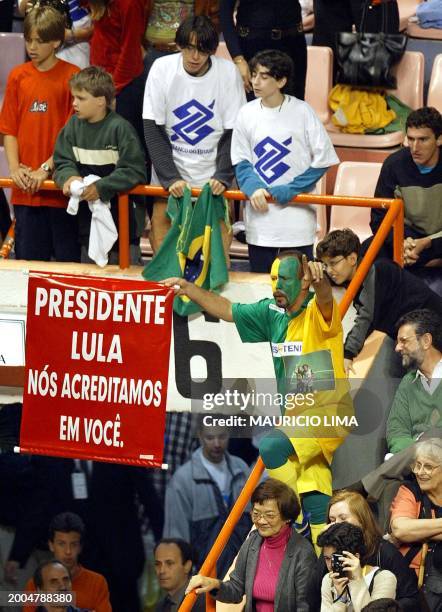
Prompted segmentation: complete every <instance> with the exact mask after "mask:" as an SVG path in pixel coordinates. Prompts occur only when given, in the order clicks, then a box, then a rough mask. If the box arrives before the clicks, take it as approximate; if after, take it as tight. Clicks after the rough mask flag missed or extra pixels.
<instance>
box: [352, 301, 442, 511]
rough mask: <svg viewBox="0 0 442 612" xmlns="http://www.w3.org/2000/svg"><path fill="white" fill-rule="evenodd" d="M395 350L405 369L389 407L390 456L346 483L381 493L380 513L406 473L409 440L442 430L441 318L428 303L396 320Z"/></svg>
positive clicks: (375, 498)
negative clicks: (369, 470) (423, 307)
mask: <svg viewBox="0 0 442 612" xmlns="http://www.w3.org/2000/svg"><path fill="white" fill-rule="evenodd" d="M397 329H398V332H397V343H396V351H397V352H398V353H400V355H401V357H402V366H403V367H404V368H406V369H407V370H408V374H406V375H405V376H404V378H403V379H402V381H401V383H400V385H399V387H398V388H397V391H396V394H395V396H394V399H393V403H392V406H391V409H390V414H389V416H388V420H387V443H388V449H389V451H390V453H392V456H390V458H388V459H387V460H386V461H385V462H384V463H383V464H382V465H381V466H379V468H377V469H376V470H373V471H372V472H370V473H369V474H368V475H367V476H364V478H362V481H361V482H359V483H356V484H354V485H351V487H349V488H350V489H354V490H359V491H360V492H361V493H366V494H367V493H368V494H369V496H370V498H371V499H372V500H373V501H378V500H380V499H381V496H382V499H381V502H382V503H381V506H380V509H379V514H380V518H381V517H382V516H383V513H385V515H386V514H387V513H388V510H389V507H390V502H391V501H392V500H393V497H394V496H395V494H396V491H397V489H398V487H399V485H400V481H401V480H402V479H403V478H404V477H407V476H408V475H409V474H410V465H411V463H412V461H413V456H414V444H415V442H417V441H418V440H421V439H423V438H435V437H436V438H440V437H441V435H442V384H441V378H442V318H441V315H440V313H436V312H433V311H431V310H428V309H421V310H413V311H412V312H409V313H408V314H406V315H404V316H403V317H401V318H400V319H399V321H398V323H397Z"/></svg>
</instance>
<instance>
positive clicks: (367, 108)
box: [328, 85, 396, 134]
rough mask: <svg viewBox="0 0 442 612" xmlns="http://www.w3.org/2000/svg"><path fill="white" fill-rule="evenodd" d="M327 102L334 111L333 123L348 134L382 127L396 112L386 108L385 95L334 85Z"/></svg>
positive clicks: (391, 119)
mask: <svg viewBox="0 0 442 612" xmlns="http://www.w3.org/2000/svg"><path fill="white" fill-rule="evenodd" d="M328 102H329V105H330V108H331V109H332V110H333V111H334V114H333V116H332V122H333V124H334V125H336V126H338V127H339V128H340V129H341V131H342V132H346V133H348V134H364V133H365V132H366V131H367V130H376V129H380V128H383V127H385V126H386V125H388V124H389V123H391V122H392V121H393V120H394V119H396V113H395V112H394V111H393V110H391V109H389V108H387V102H386V100H385V96H384V95H383V94H381V93H379V92H376V91H368V90H365V89H364V90H362V89H354V88H353V87H351V86H350V85H335V86H334V87H333V89H332V90H331V92H330V93H329V97H328Z"/></svg>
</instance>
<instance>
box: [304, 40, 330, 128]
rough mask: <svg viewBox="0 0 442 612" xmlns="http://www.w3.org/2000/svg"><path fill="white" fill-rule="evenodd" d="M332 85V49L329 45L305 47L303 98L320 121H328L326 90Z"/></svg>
mask: <svg viewBox="0 0 442 612" xmlns="http://www.w3.org/2000/svg"><path fill="white" fill-rule="evenodd" d="M332 87H333V51H332V50H331V49H330V48H329V47H313V46H308V47H307V78H306V82H305V100H306V102H308V103H309V104H310V106H311V107H312V108H313V110H314V111H315V112H316V114H317V115H318V117H319V119H320V120H321V121H322V123H324V124H326V123H328V122H329V121H330V116H331V112H330V108H329V106H328V92H329V91H330V90H331V88H332Z"/></svg>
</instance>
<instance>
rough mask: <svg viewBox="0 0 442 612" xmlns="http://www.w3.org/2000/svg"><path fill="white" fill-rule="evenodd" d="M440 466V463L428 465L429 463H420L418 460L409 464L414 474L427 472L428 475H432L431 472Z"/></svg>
mask: <svg viewBox="0 0 442 612" xmlns="http://www.w3.org/2000/svg"><path fill="white" fill-rule="evenodd" d="M438 468H440V465H430V464H429V463H420V461H416V462H415V463H413V465H412V466H411V471H412V472H413V473H414V474H419V472H422V473H423V474H428V476H432V475H433V472H434V471H435V470H437V469H438Z"/></svg>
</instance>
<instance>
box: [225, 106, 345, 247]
mask: <svg viewBox="0 0 442 612" xmlns="http://www.w3.org/2000/svg"><path fill="white" fill-rule="evenodd" d="M244 160H246V161H249V162H251V163H252V164H253V166H254V168H255V172H256V173H257V175H258V176H259V178H260V179H261V180H262V181H263V182H264V183H265V184H266V185H268V186H269V187H272V186H275V185H286V184H287V183H290V181H292V180H293V179H294V178H296V177H297V176H299V175H300V174H302V173H303V172H305V171H306V170H308V168H310V167H313V168H326V167H329V166H332V165H334V164H338V163H339V159H338V157H337V155H336V153H335V150H334V148H333V145H332V143H331V140H330V138H329V136H328V134H327V132H326V130H325V128H324V126H323V125H322V123H321V121H320V120H319V119H318V117H317V116H316V114H315V112H314V110H313V109H312V108H311V106H309V105H308V104H307V103H306V102H303V101H302V100H298V99H297V98H294V97H292V96H288V95H286V96H285V99H284V102H283V104H282V106H281V107H279V106H277V107H275V108H268V107H266V106H262V104H261V100H260V99H256V100H253V101H252V102H249V103H248V104H246V105H245V106H243V107H242V108H241V110H240V112H239V114H238V118H237V120H236V124H235V129H234V130H233V137H232V163H233V165H236V164H239V163H240V162H241V161H244ZM244 221H245V225H246V236H247V242H248V243H250V244H255V245H257V246H267V247H291V246H303V245H308V244H313V242H314V240H315V232H316V208H315V207H314V206H305V205H301V206H293V205H281V204H269V211H268V212H266V213H260V212H256V211H255V210H253V208H252V206H251V205H250V202H247V203H246V207H245V218H244Z"/></svg>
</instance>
